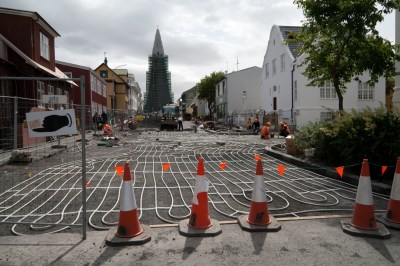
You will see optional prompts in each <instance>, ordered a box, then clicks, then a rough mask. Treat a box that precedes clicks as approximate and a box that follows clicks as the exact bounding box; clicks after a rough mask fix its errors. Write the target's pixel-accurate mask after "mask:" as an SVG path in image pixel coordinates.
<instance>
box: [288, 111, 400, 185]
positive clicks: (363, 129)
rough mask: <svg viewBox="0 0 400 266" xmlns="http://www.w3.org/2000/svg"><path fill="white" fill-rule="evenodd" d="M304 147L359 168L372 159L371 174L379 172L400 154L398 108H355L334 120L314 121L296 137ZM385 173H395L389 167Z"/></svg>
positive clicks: (317, 155)
mask: <svg viewBox="0 0 400 266" xmlns="http://www.w3.org/2000/svg"><path fill="white" fill-rule="evenodd" d="M295 142H296V145H298V147H299V148H300V149H302V150H304V149H307V148H314V149H315V150H314V158H315V159H317V160H318V161H321V162H324V163H326V164H328V165H331V166H339V165H344V166H353V165H354V167H353V168H351V169H352V171H353V172H354V173H358V174H359V171H360V166H361V162H362V160H363V159H368V161H369V162H370V170H371V176H372V175H373V174H374V176H380V166H382V165H386V166H394V165H395V164H396V161H397V157H398V156H400V116H399V113H398V112H393V113H391V112H387V111H386V110H385V109H384V108H382V107H381V108H378V109H376V110H371V109H366V110H364V111H360V112H356V111H353V112H352V113H351V114H347V113H345V114H342V115H340V116H339V115H336V116H335V118H334V119H333V120H332V121H326V122H323V123H319V122H312V123H309V124H308V125H307V126H305V127H303V128H301V129H300V130H299V132H298V133H297V134H296V137H295ZM388 170H389V171H387V172H388V173H386V174H385V176H390V175H392V177H393V173H394V168H390V169H388Z"/></svg>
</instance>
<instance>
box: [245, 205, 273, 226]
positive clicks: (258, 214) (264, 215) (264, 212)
mask: <svg viewBox="0 0 400 266" xmlns="http://www.w3.org/2000/svg"><path fill="white" fill-rule="evenodd" d="M269 216H270V215H269V214H268V204H267V202H266V201H265V202H255V201H253V202H251V206H250V213H249V215H248V217H247V222H248V223H249V224H252V225H269V224H270V223H271V220H270V219H269Z"/></svg>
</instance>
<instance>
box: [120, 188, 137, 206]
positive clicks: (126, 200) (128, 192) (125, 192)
mask: <svg viewBox="0 0 400 266" xmlns="http://www.w3.org/2000/svg"><path fill="white" fill-rule="evenodd" d="M120 197H121V198H120V211H131V210H134V209H136V208H137V207H136V200H135V197H134V196H133V188H132V181H124V182H123V184H122V188H121V196H120Z"/></svg>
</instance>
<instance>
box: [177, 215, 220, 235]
mask: <svg viewBox="0 0 400 266" xmlns="http://www.w3.org/2000/svg"><path fill="white" fill-rule="evenodd" d="M189 220H190V218H189V219H185V220H182V221H180V222H179V234H180V235H183V236H189V237H210V236H217V235H219V234H221V233H222V229H221V225H220V224H219V222H218V221H217V220H214V219H211V221H210V222H211V226H210V227H208V228H194V227H191V226H189Z"/></svg>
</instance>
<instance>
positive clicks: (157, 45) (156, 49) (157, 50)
mask: <svg viewBox="0 0 400 266" xmlns="http://www.w3.org/2000/svg"><path fill="white" fill-rule="evenodd" d="M153 55H158V56H164V48H163V45H162V41H161V35H160V31H159V30H158V28H157V31H156V37H155V39H154V45H153Z"/></svg>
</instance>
